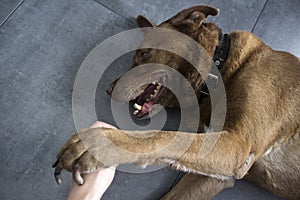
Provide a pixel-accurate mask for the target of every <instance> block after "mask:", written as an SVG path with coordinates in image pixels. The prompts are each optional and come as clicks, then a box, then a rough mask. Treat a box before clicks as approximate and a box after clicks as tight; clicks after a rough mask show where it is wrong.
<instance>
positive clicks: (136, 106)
mask: <svg viewBox="0 0 300 200" xmlns="http://www.w3.org/2000/svg"><path fill="white" fill-rule="evenodd" d="M133 107H134V108H135V109H137V110H141V109H142V106H140V105H139V104H137V103H135V104H134V105H133Z"/></svg>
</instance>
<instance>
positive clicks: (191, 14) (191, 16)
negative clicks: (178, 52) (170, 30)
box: [169, 5, 219, 27]
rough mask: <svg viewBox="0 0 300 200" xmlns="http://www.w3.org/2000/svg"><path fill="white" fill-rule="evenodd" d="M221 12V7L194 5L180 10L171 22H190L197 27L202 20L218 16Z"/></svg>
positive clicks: (177, 23) (178, 23)
mask: <svg viewBox="0 0 300 200" xmlns="http://www.w3.org/2000/svg"><path fill="white" fill-rule="evenodd" d="M218 14H219V9H217V8H213V7H210V6H203V5H201V6H194V7H191V8H188V9H185V10H183V11H181V12H179V13H178V14H177V15H175V16H174V17H172V18H171V19H170V20H169V22H170V23H171V24H172V25H174V26H178V25H183V24H188V25H192V26H195V27H200V26H201V24H202V22H203V21H204V20H205V19H206V18H207V17H208V16H209V15H211V16H216V15H218Z"/></svg>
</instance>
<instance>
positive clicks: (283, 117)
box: [55, 6, 300, 200]
mask: <svg viewBox="0 0 300 200" xmlns="http://www.w3.org/2000/svg"><path fill="white" fill-rule="evenodd" d="M217 13H218V10H216V9H214V8H211V7H207V6H196V7H192V8H190V9H186V10H184V11H182V12H180V13H179V14H177V15H176V16H174V17H173V18H171V19H169V20H167V21H166V22H164V23H162V24H161V25H159V27H164V28H170V29H174V30H177V31H179V32H182V33H184V34H187V35H189V36H190V37H192V38H193V39H195V40H196V41H197V42H199V44H201V45H202V46H203V47H204V48H205V49H206V50H207V52H208V53H209V54H210V55H211V56H213V54H214V50H215V48H216V46H217V45H218V44H219V40H218V36H219V33H220V31H221V29H220V28H218V27H217V26H216V25H214V24H212V23H204V20H205V19H206V17H207V16H208V15H216V14H217ZM137 21H138V25H139V26H140V27H149V26H150V27H155V25H154V24H153V23H151V22H149V21H148V20H147V19H145V18H144V17H141V16H140V17H138V19H137ZM230 36H231V47H230V51H229V55H228V58H227V60H226V61H225V63H224V66H223V68H222V70H221V75H222V78H223V81H224V85H225V89H226V95H227V106H228V107H227V114H226V120H225V126H224V129H223V131H222V132H219V133H214V134H215V135H217V136H218V137H219V140H218V142H217V144H216V146H215V147H214V148H213V150H212V151H211V152H210V153H209V154H208V155H207V156H206V157H204V158H201V157H199V154H198V152H199V150H200V148H201V145H202V143H203V140H204V137H205V134H189V133H178V132H174V131H138V132H129V131H121V130H111V129H100V128H99V129H86V130H83V131H81V137H84V138H85V141H88V142H85V146H84V145H83V144H82V142H81V140H80V138H79V137H78V135H77V134H76V135H74V136H72V138H71V139H70V140H69V141H68V142H67V143H66V144H65V145H64V146H63V148H62V149H61V151H60V153H59V154H58V156H57V160H56V162H55V166H56V175H57V178H59V177H58V176H59V173H60V171H61V170H62V169H66V170H69V171H72V164H74V163H75V164H76V166H79V167H80V171H81V172H82V173H84V172H91V171H96V170H100V169H101V168H103V167H104V166H103V164H102V163H100V162H99V161H97V160H96V159H95V158H94V157H93V156H91V154H90V153H89V152H88V151H87V149H89V150H91V149H92V150H91V151H92V152H93V155H96V157H97V156H100V157H101V156H102V157H103V156H105V155H109V156H110V157H111V159H110V161H111V165H118V164H121V163H140V164H155V163H161V162H163V163H172V164H173V165H175V166H178V167H179V168H180V169H189V170H190V171H191V172H195V174H193V173H191V174H187V175H185V177H184V178H183V179H182V180H181V181H180V182H179V183H178V184H177V186H176V187H175V188H174V189H173V190H172V191H171V192H170V193H168V194H167V195H166V196H165V197H164V198H163V199H182V200H183V199H184V200H185V199H210V198H211V197H213V196H214V195H216V194H217V193H218V192H219V191H221V190H222V189H224V188H227V187H231V186H233V184H234V179H240V178H243V177H245V178H246V179H249V180H251V181H254V182H255V183H257V184H258V185H260V186H261V187H263V188H265V189H267V190H268V191H270V192H272V193H274V194H276V195H279V196H281V197H284V198H288V199H299V198H300V190H299V185H300V101H299V99H300V62H299V59H298V58H297V57H295V56H293V55H291V54H289V53H286V52H280V51H274V50H272V49H271V48H270V47H268V46H267V45H266V44H264V43H263V42H262V41H261V40H260V39H258V38H257V37H256V36H254V35H253V34H251V33H249V32H233V33H231V34H230ZM176 42H180V41H176ZM150 54H151V56H148V57H147V58H146V59H145V58H140V52H139V51H137V54H136V57H135V64H134V66H138V65H140V64H144V63H148V62H149V63H153V62H154V63H162V64H166V65H168V66H171V67H173V68H174V69H177V70H178V71H179V72H181V73H182V74H183V75H184V76H185V77H186V78H187V79H188V80H189V81H190V82H191V84H192V86H193V87H194V89H195V91H200V90H201V88H202V86H203V80H202V78H201V76H200V75H196V74H195V73H190V72H191V70H190V68H189V67H188V64H187V63H184V61H183V60H182V59H181V58H179V57H176V56H175V57H174V56H173V55H170V54H169V53H167V52H163V51H161V50H151V52H150ZM185 64H186V65H185ZM202 67H203V68H207V66H202ZM149 76H151V74H149ZM130 83H131V84H133V83H132V82H130ZM130 88H132V86H130V85H128V86H126V87H124V88H123V90H124V94H126V91H127V90H130ZM112 89H113V88H111V89H110V92H111V91H112ZM197 95H200V94H199V93H198V92H197ZM128 98H130V97H128ZM206 102H209V101H208V100H205V99H204V100H202V104H205V103H206ZM159 103H161V104H163V105H165V106H176V103H174V96H172V95H171V94H170V93H168V94H166V95H164V96H163V97H162V98H161V100H160V102H159ZM202 107H203V109H204V108H206V107H207V105H202ZM203 109H202V110H201V111H203ZM203 116H205V117H204V118H202V119H201V120H202V121H203V122H204V123H208V122H209V119H207V116H209V115H203ZM132 134H140V135H143V134H145V135H147V136H148V137H145V138H141V137H138V138H136V137H134V136H133V135H132ZM103 135H105V136H106V137H107V138H109V139H110V141H111V142H112V143H114V144H115V145H117V146H119V147H120V148H122V149H125V150H127V151H130V152H145V153H147V152H152V153H149V154H145V155H143V156H141V154H137V156H133V155H131V154H130V155H128V156H124V155H120V154H119V153H118V152H115V151H113V150H112V149H114V147H112V145H107V144H106V143H104V142H103V140H102V139H101V138H102V137H100V136H103ZM178 136H179V139H180V140H182V141H184V140H189V139H192V140H193V142H192V144H191V146H190V147H189V148H188V149H187V150H186V151H185V152H184V153H183V154H181V153H180V151H179V150H178V149H177V148H169V149H168V150H166V151H159V149H160V148H162V147H164V146H165V145H166V144H168V143H169V142H170V141H171V140H172V139H174V138H176V137H178ZM95 144H96V145H95ZM153 150H158V151H156V152H154V153H153ZM76 169H77V168H76ZM75 178H76V177H75Z"/></svg>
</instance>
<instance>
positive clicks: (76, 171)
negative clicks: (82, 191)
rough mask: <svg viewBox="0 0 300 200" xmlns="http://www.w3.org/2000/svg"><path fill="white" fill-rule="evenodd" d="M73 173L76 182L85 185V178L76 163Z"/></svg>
mask: <svg viewBox="0 0 300 200" xmlns="http://www.w3.org/2000/svg"><path fill="white" fill-rule="evenodd" d="M72 175H73V179H74V181H75V183H77V184H78V185H83V183H84V180H83V178H82V176H81V174H80V169H79V167H78V166H76V165H74V166H73V170H72Z"/></svg>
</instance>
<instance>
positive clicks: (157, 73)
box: [107, 6, 221, 118]
mask: <svg viewBox="0 0 300 200" xmlns="http://www.w3.org/2000/svg"><path fill="white" fill-rule="evenodd" d="M218 12H219V10H218V9H216V8H212V7H209V6H195V7H191V8H188V9H186V10H183V11H181V12H179V13H178V14H177V15H175V16H174V17H172V18H170V19H169V20H167V21H165V22H163V23H161V24H160V25H158V26H156V25H155V24H154V23H152V22H150V21H149V20H148V19H146V18H145V17H143V16H138V17H137V24H138V26H139V27H140V28H145V27H152V28H154V29H155V28H157V27H160V28H167V29H172V30H175V31H178V32H181V33H183V34H185V35H188V36H189V37H191V38H193V39H194V40H196V41H197V42H198V43H199V44H200V45H201V46H202V47H203V49H205V50H206V52H207V53H208V54H209V55H210V56H211V57H213V55H214V51H215V48H216V46H217V45H218V43H219V39H218V38H219V34H220V32H221V30H220V28H218V27H217V26H216V25H214V24H212V23H204V21H205V19H206V18H207V17H208V16H209V15H212V16H216V15H217V14H218ZM146 37H147V35H145V38H146ZM157 40H160V41H157V42H156V43H157V44H158V45H159V44H161V43H163V42H164V41H163V40H168V41H170V40H171V41H172V42H174V43H181V41H178V39H176V38H174V39H173V38H172V37H169V38H163V37H162V38H157ZM143 43H147V40H146V39H145V41H144V42H143ZM180 48H182V49H181V51H183V52H185V53H186V54H189V55H187V56H190V57H193V58H194V59H195V57H196V59H198V57H197V56H199V55H195V54H196V52H193V51H192V50H191V49H189V45H188V44H184V43H182V44H180ZM199 60H200V59H199ZM147 63H158V64H163V65H166V66H169V67H171V68H173V69H175V70H177V71H178V72H180V73H181V74H182V75H183V76H184V77H185V78H186V79H187V80H188V81H189V82H190V84H191V86H192V87H193V89H194V90H195V93H196V94H197V95H199V93H200V90H201V88H202V86H203V84H204V81H203V77H202V76H201V75H200V74H199V73H198V72H197V70H195V68H193V67H192V66H191V64H190V63H189V62H187V60H185V59H184V58H182V57H180V56H178V55H176V54H174V53H171V52H169V51H165V50H161V49H160V48H155V49H149V48H143V44H142V45H141V48H140V49H139V50H137V51H136V53H135V56H134V63H133V65H132V67H131V69H132V68H134V67H137V66H140V65H143V64H147ZM149 67H151V66H149ZM200 67H201V68H202V69H201V70H202V71H206V72H209V71H210V68H211V65H210V64H205V65H204V64H203V66H200ZM146 71H147V72H145V73H146V74H139V75H137V76H139V77H136V78H134V77H131V78H129V79H127V80H126V81H123V82H122V84H121V87H119V89H118V90H117V91H116V90H115V91H114V87H115V85H116V83H117V81H118V80H119V79H117V80H116V81H114V82H113V83H111V84H110V86H109V87H108V89H107V93H108V94H109V95H111V94H112V93H113V92H114V93H117V95H113V96H115V97H113V98H117V99H122V97H126V98H125V99H127V100H129V99H130V100H132V101H134V102H135V104H134V107H135V112H134V114H135V116H136V117H137V118H140V117H144V116H145V115H147V114H149V112H150V111H152V109H153V105H155V104H161V105H163V106H165V107H177V106H178V103H177V100H176V98H175V96H174V94H173V93H172V92H171V91H170V90H169V89H167V88H166V87H164V86H163V85H164V84H165V81H168V80H166V76H165V73H164V71H163V70H146ZM141 79H143V80H146V82H147V84H144V85H143V86H141V87H139V88H138V89H136V88H137V87H136V85H137V83H139V81H140V80H141ZM149 83H150V84H149ZM172 84H176V83H173V82H172ZM177 84H178V87H180V83H177ZM187 98H188V97H187ZM123 99H124V98H123Z"/></svg>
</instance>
